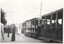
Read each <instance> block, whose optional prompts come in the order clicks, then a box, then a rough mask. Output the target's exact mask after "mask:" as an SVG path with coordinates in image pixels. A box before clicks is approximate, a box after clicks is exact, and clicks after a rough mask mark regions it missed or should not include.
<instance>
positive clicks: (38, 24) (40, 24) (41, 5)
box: [38, 1, 42, 25]
mask: <svg viewBox="0 0 64 44" xmlns="http://www.w3.org/2000/svg"><path fill="white" fill-rule="evenodd" d="M41 10H42V1H41V5H40V15H39V21H38V25H41V24H40V20H41Z"/></svg>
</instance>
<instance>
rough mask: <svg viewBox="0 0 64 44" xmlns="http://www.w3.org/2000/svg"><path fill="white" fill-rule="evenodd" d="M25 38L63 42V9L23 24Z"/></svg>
mask: <svg viewBox="0 0 64 44" xmlns="http://www.w3.org/2000/svg"><path fill="white" fill-rule="evenodd" d="M23 27H24V28H23V29H24V34H25V35H26V36H30V37H34V38H40V39H45V40H50V41H51V40H52V41H56V42H63V9H59V10H56V11H53V12H51V13H48V14H45V15H43V16H42V17H41V19H39V18H33V19H31V20H27V21H26V22H24V26H23Z"/></svg>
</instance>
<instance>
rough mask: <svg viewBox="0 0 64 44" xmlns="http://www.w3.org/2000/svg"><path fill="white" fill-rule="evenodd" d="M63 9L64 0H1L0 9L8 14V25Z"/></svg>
mask: <svg viewBox="0 0 64 44" xmlns="http://www.w3.org/2000/svg"><path fill="white" fill-rule="evenodd" d="M41 2H42V10H41V16H42V15H44V14H47V13H50V12H52V11H55V10H57V9H60V8H63V0H0V8H2V9H3V10H4V12H6V16H5V18H6V20H7V24H12V23H15V24H19V23H23V22H24V21H26V20H29V19H32V18H35V17H40V8H41Z"/></svg>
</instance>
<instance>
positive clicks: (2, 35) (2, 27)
mask: <svg viewBox="0 0 64 44" xmlns="http://www.w3.org/2000/svg"><path fill="white" fill-rule="evenodd" d="M0 24H1V38H2V39H3V40H4V25H3V24H2V23H0Z"/></svg>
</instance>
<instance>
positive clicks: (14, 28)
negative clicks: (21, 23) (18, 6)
mask: <svg viewBox="0 0 64 44" xmlns="http://www.w3.org/2000/svg"><path fill="white" fill-rule="evenodd" d="M0 24H1V39H2V40H4V39H5V36H4V25H3V24H2V23H0ZM11 29H12V32H11V33H12V36H11V41H15V30H16V27H15V24H13V26H12V28H11ZM9 34H10V28H8V30H7V37H9Z"/></svg>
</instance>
